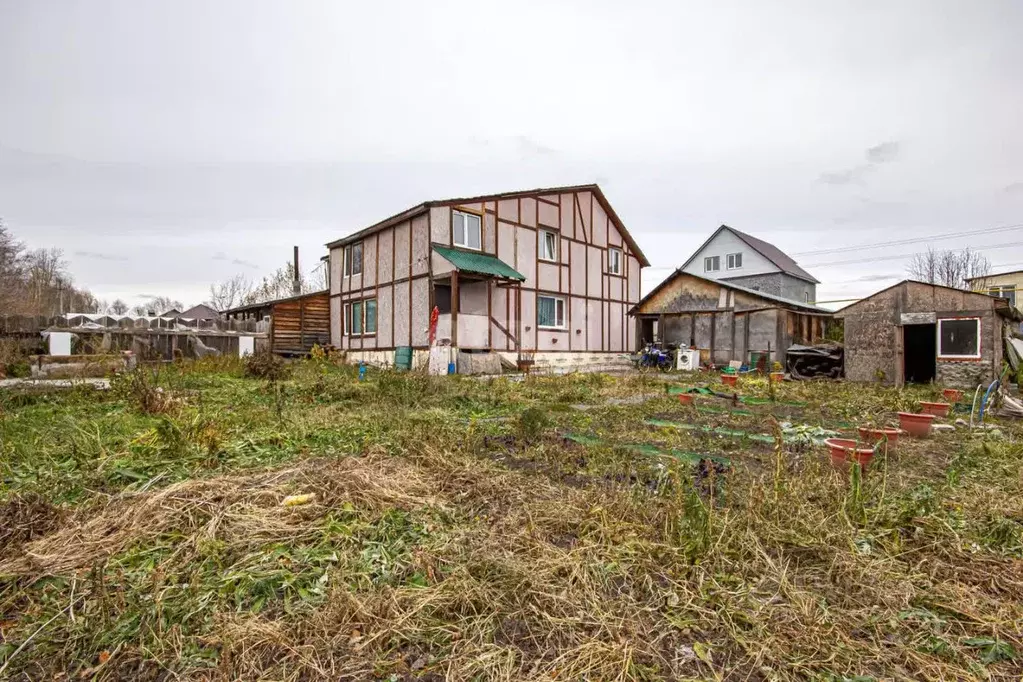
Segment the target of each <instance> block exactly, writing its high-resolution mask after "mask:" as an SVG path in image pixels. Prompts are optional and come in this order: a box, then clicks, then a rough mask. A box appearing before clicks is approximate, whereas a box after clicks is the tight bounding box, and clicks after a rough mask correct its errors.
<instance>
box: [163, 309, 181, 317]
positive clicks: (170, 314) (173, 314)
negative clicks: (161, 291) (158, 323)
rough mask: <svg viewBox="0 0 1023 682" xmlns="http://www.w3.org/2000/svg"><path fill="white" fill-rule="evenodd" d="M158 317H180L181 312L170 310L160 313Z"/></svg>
mask: <svg viewBox="0 0 1023 682" xmlns="http://www.w3.org/2000/svg"><path fill="white" fill-rule="evenodd" d="M160 317H181V311H180V310H178V309H177V308H171V309H170V310H168V311H166V312H164V313H161V314H160Z"/></svg>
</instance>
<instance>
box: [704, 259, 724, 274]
mask: <svg viewBox="0 0 1023 682" xmlns="http://www.w3.org/2000/svg"><path fill="white" fill-rule="evenodd" d="M720 269H721V256H707V257H706V258H704V259H703V271H704V272H717V271H718V270H720Z"/></svg>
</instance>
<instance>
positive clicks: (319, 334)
mask: <svg viewBox="0 0 1023 682" xmlns="http://www.w3.org/2000/svg"><path fill="white" fill-rule="evenodd" d="M224 317H225V318H227V319H229V320H257V321H263V320H266V319H268V318H269V321H270V333H269V337H270V352H272V353H276V354H278V355H288V356H293V355H307V354H308V353H309V351H311V350H312V348H313V346H314V345H319V346H328V345H330V293H329V292H328V291H326V290H325V291H317V292H314V293H311V294H302V295H301V296H291V297H289V298H282V299H278V300H276V301H266V302H263V303H253V304H252V305H246V306H240V307H238V308H232V309H231V310H226V311H224Z"/></svg>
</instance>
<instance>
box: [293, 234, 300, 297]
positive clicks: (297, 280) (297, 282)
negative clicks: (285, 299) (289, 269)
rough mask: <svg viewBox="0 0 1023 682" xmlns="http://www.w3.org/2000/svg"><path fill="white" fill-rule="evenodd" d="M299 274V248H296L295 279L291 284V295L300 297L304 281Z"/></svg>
mask: <svg viewBox="0 0 1023 682" xmlns="http://www.w3.org/2000/svg"><path fill="white" fill-rule="evenodd" d="M298 273H299V269H298V247H297V246H296V247H295V279H294V281H292V283H291V293H293V294H294V295H295V296H298V295H299V294H301V293H302V279H301V277H300V276H299V274H298Z"/></svg>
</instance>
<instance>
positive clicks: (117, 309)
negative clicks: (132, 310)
mask: <svg viewBox="0 0 1023 682" xmlns="http://www.w3.org/2000/svg"><path fill="white" fill-rule="evenodd" d="M109 311H110V313H111V314H113V315H124V314H125V313H126V312H128V304H127V303H125V302H124V301H122V300H121V299H119V298H115V299H114V302H113V303H111V304H110V308H109Z"/></svg>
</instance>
